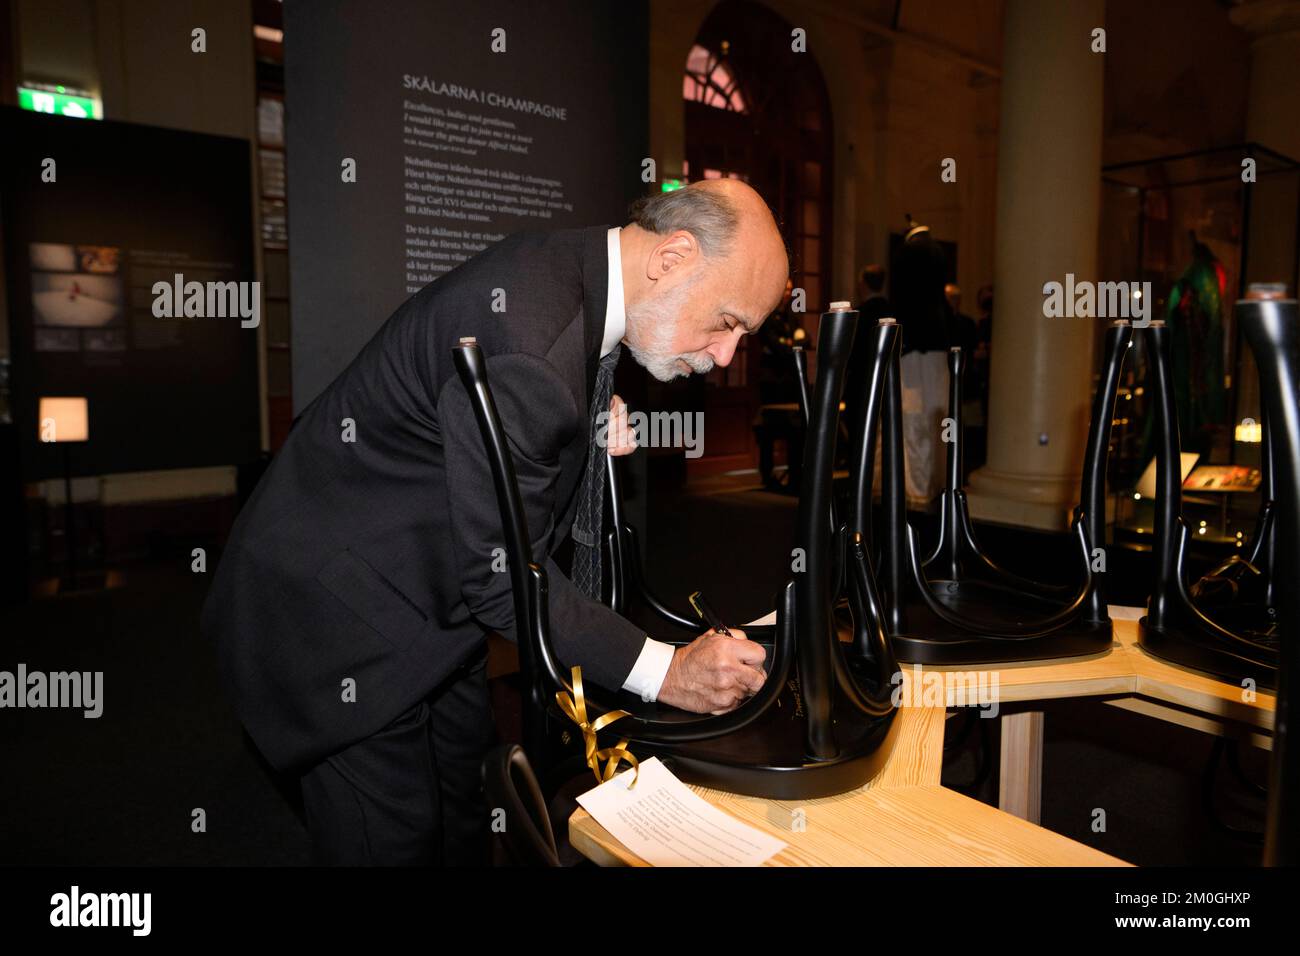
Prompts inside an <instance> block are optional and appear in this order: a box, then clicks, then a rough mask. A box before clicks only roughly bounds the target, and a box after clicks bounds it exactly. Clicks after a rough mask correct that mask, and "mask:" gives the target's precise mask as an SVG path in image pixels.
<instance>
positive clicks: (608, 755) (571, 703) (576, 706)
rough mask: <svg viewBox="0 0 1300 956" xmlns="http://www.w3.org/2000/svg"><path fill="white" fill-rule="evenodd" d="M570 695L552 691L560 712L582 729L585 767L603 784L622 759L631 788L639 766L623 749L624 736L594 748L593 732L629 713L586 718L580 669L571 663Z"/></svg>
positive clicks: (594, 734)
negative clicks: (629, 773)
mask: <svg viewBox="0 0 1300 956" xmlns="http://www.w3.org/2000/svg"><path fill="white" fill-rule="evenodd" d="M569 690H571V691H572V693H573V696H572V697H570V696H569V695H568V694H566V693H565V692H564V691H562V690H561V691H556V694H555V702H556V703H557V704H559V705H560V710H562V711H564V715H565V716H566V717H568V718H569V719H570V720H571V721H573V722H574V723H575V724H577V725H578V729H579V730H581V731H582V742H583V747H584V748H585V750H586V757H587V766H588V767H590V768H591V772H592V773H594V774H595V775H596V783H598V784H599V783H604V782H605V781H607V780H611V779H613V777H614V771H615V770H617V769H618V765H619V763H620V762H622V761H627V762H628V763H630V764H631V765H632V782H631V783H629V784H628V789H629V790H631V789H632V788H633V787H635V786H636V778H637V776H638V774H640V772H641V771H640V767H639V765H638V761H637V759H636V757H634V756H632V754H631V753H630V752H629V751H628V749H627V738H626V737H624V738H623V739H622V740H620V741H619V742H618V743H617V744H616V745H614V746H613V747H606V748H605V749H603V750H598V749H597V741H596V733H597V732H598V731H600V730H601V729H602V728H604V727H608V726H609V725H610V724H612V723H613V722H614V721H616V720H621V719H622V718H624V717H630V716H632V715H631V714H629V713H628V712H627V711H626V710H611V711H607V712H606V713H604V714H601V715H600V716H599V717H597V718H596V719H595V720H594V721H588V720H587V700H586V698H585V697H584V696H583V693H582V668H581V667H577V666H575V667H574V668H573V686H572V687H571V688H569ZM602 760H604V761H605V769H604V770H603V771H602V770H601V768H600V762H601V761H602Z"/></svg>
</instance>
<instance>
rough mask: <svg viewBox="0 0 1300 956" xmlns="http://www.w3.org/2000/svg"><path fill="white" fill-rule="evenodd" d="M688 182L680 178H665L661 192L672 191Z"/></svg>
mask: <svg viewBox="0 0 1300 956" xmlns="http://www.w3.org/2000/svg"><path fill="white" fill-rule="evenodd" d="M685 185H686V184H685V183H684V182H682V181H681V180H680V179H665V180H664V181H663V182H662V183H661V184H660V186H659V189H660V191H661V192H666V193H670V192H672V191H673V190H675V189H681V188H682V187H683V186H685Z"/></svg>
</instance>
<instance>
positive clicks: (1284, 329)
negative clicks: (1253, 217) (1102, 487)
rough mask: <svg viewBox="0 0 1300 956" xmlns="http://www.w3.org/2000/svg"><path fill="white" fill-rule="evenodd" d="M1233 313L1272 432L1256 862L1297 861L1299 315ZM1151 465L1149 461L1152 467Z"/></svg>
mask: <svg viewBox="0 0 1300 956" xmlns="http://www.w3.org/2000/svg"><path fill="white" fill-rule="evenodd" d="M1236 313H1237V319H1238V321H1239V322H1240V324H1241V329H1242V331H1243V332H1244V333H1245V336H1246V341H1247V342H1248V343H1249V345H1250V349H1251V351H1252V352H1253V353H1254V354H1255V364H1256V366H1257V367H1258V368H1259V383H1260V396H1261V399H1262V402H1261V404H1262V405H1263V407H1264V411H1265V415H1266V418H1267V421H1268V427H1269V430H1270V433H1271V435H1272V460H1271V467H1272V468H1273V469H1274V471H1275V476H1276V480H1277V483H1276V486H1275V487H1276V493H1277V501H1276V504H1277V508H1276V538H1275V543H1276V550H1275V555H1274V557H1275V559H1276V562H1277V569H1278V571H1279V574H1280V576H1281V580H1282V581H1283V582H1286V583H1285V584H1284V586H1282V587H1279V588H1278V604H1279V607H1278V612H1279V614H1278V616H1279V621H1280V628H1281V638H1280V640H1279V642H1278V650H1279V653H1278V668H1279V674H1278V682H1277V684H1278V695H1277V710H1276V713H1275V714H1274V718H1273V757H1272V763H1271V765H1270V770H1269V785H1268V811H1267V815H1266V819H1265V825H1264V864H1265V865H1266V866H1296V865H1297V864H1300V806H1297V805H1296V801H1297V800H1298V799H1300V747H1297V741H1295V740H1293V739H1292V735H1291V727H1292V726H1293V722H1292V720H1291V717H1292V715H1293V714H1294V713H1295V694H1296V683H1297V681H1300V640H1297V639H1296V634H1297V629H1298V628H1300V590H1298V589H1297V588H1296V578H1297V577H1300V327H1297V323H1300V315H1298V314H1297V310H1296V300H1295V299H1249V298H1248V299H1245V300H1242V301H1240V302H1238V303H1237V307H1236ZM1158 467H1159V466H1157V468H1158Z"/></svg>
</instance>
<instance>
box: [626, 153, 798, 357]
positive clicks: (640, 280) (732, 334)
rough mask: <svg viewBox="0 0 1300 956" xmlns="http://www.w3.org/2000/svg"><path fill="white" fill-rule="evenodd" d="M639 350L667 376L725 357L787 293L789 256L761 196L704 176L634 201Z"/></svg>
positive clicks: (632, 311) (633, 321) (631, 308)
mask: <svg viewBox="0 0 1300 956" xmlns="http://www.w3.org/2000/svg"><path fill="white" fill-rule="evenodd" d="M620 244H621V247H622V254H623V272H624V283H623V285H624V296H625V304H626V308H627V319H628V322H627V334H626V336H625V337H624V341H625V342H626V343H627V344H628V345H629V346H630V347H631V351H632V354H633V356H634V357H635V358H636V360H637V361H638V362H640V363H641V364H642V365H644V366H645V367H646V368H647V369H648V370H649V371H650V372H651V374H653V375H655V377H657V378H660V379H661V380H665V381H666V380H667V379H669V378H672V377H674V376H675V375H684V374H688V373H689V372H690V371H695V372H707V371H708V370H709V369H710V368H712V367H713V365H715V364H717V365H727V364H729V363H730V361H731V357H732V355H733V354H734V352H735V348H736V345H737V344H738V342H739V339H740V336H741V335H745V334H752V333H754V332H756V331H757V330H758V327H759V326H760V325H761V324H762V322H763V320H764V319H765V318H766V317H767V316H768V315H769V314H771V312H772V311H773V310H774V309H776V307H777V306H778V305H779V304H780V302H781V297H782V294H783V293H784V291H785V284H786V278H787V276H788V275H789V259H788V257H787V256H786V251H785V244H784V242H783V241H782V239H781V233H780V230H778V229H777V225H776V221H775V220H774V219H773V218H772V213H771V211H770V210H769V209H768V208H767V204H766V203H765V202H764V201H763V198H762V197H761V196H759V194H758V193H757V192H755V191H754V190H753V189H752V188H751V187H750V186H748V185H747V184H745V183H743V182H741V181H740V180H737V179H708V180H704V181H703V182H699V183H693V184H691V185H690V186H687V187H686V188H685V189H679V190H675V191H673V192H668V193H659V194H656V195H654V196H650V197H647V198H645V199H642V200H640V201H638V202H637V203H636V204H635V205H634V206H633V207H632V214H631V221H630V222H629V224H628V225H627V226H626V227H625V228H624V229H623V232H622V236H621V239H620Z"/></svg>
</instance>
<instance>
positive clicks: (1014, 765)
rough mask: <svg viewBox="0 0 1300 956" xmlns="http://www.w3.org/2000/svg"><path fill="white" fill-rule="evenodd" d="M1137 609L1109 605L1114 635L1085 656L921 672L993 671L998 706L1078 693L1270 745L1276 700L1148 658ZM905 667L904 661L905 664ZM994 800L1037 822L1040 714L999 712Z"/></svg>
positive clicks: (1188, 725)
mask: <svg viewBox="0 0 1300 956" xmlns="http://www.w3.org/2000/svg"><path fill="white" fill-rule="evenodd" d="M1140 613H1141V610H1140V609H1138V608H1119V607H1112V608H1111V615H1112V618H1113V619H1114V623H1115V641H1114V642H1113V643H1112V644H1111V647H1110V650H1108V651H1106V652H1104V653H1101V654H1094V655H1092V656H1089V657H1076V658H1068V659H1064V660H1057V661H1036V662H1026V663H1023V664H989V665H984V666H979V667H926V668H925V671H927V672H930V671H933V672H939V673H942V672H945V671H962V672H971V673H979V672H981V671H985V672H989V673H990V674H996V675H997V678H998V701H999V705H1005V704H1016V703H1022V702H1025V701H1039V700H1060V699H1065V698H1078V697H1099V698H1106V699H1105V700H1104V703H1106V704H1109V705H1111V706H1114V707H1119V708H1122V709H1124V710H1128V711H1132V712H1134V713H1138V714H1143V715H1145V716H1148V717H1154V718H1156V719H1157V720H1163V721H1166V722H1167V723H1175V724H1179V725H1181V726H1183V727H1188V728H1190V729H1193V730H1199V731H1202V732H1204V733H1212V734H1217V735H1220V736H1234V737H1239V738H1241V739H1244V740H1246V741H1247V742H1249V743H1251V744H1254V745H1255V746H1260V747H1265V748H1268V747H1270V746H1271V738H1270V737H1269V736H1265V733H1267V734H1269V735H1271V733H1272V728H1273V710H1274V705H1275V701H1276V698H1275V696H1274V694H1272V693H1271V692H1269V691H1264V690H1260V691H1257V692H1256V693H1255V695H1254V699H1253V700H1250V699H1248V697H1247V695H1246V694H1245V692H1244V690H1243V688H1241V687H1239V686H1237V685H1234V684H1229V683H1225V682H1224V681H1220V680H1217V679H1215V678H1213V677H1209V676H1207V675H1205V674H1202V673H1201V672H1199V671H1194V670H1191V669H1189V668H1185V667H1180V666H1178V665H1176V664H1169V663H1167V662H1165V661H1162V660H1160V659H1159V658H1157V657H1153V656H1152V655H1150V654H1148V653H1147V652H1146V651H1145V650H1143V649H1142V648H1141V647H1140V646H1139V645H1138V629H1137V620H1136V617H1137V615H1138V614H1140ZM907 666H908V665H904V667H905V668H906V667H907ZM1000 719H1001V721H1002V744H1001V765H1000V766H1001V769H1000V773H999V790H998V806H999V807H1000V808H1001V809H1003V810H1006V811H1007V812H1009V813H1014V814H1015V815H1016V816H1018V817H1023V818H1024V819H1026V820H1029V821H1031V822H1034V823H1037V822H1038V821H1039V820H1040V819H1041V809H1042V767H1043V734H1044V723H1043V721H1044V714H1043V711H1041V710H1033V709H1023V708H1020V709H1016V710H1014V711H1013V712H1011V713H1007V714H1004V715H1002V716H1001V718H1000Z"/></svg>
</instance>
